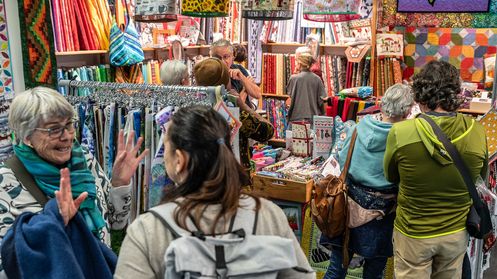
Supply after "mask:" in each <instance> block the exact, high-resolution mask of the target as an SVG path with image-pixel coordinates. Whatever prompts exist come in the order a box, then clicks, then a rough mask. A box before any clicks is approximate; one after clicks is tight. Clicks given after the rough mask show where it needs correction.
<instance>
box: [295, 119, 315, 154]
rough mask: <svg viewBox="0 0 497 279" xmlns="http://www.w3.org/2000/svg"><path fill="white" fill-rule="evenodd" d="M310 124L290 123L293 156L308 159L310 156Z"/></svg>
mask: <svg viewBox="0 0 497 279" xmlns="http://www.w3.org/2000/svg"><path fill="white" fill-rule="evenodd" d="M310 131H311V124H309V123H306V122H302V121H297V122H292V153H293V154H294V155H295V156H300V157H309V156H311V155H312V137H311V133H310Z"/></svg>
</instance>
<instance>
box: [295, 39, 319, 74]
mask: <svg viewBox="0 0 497 279" xmlns="http://www.w3.org/2000/svg"><path fill="white" fill-rule="evenodd" d="M302 53H307V54H309V55H311V56H313V58H314V60H315V61H314V63H313V64H312V65H311V67H310V68H309V71H310V72H311V73H314V74H316V75H317V76H318V77H319V78H320V79H321V81H323V72H322V71H321V63H320V62H319V57H317V56H316V57H315V56H314V55H313V53H312V50H311V48H310V47H308V46H302V47H298V48H297V49H296V50H295V60H298V58H299V56H300V55H301V54H302ZM297 73H298V72H297Z"/></svg>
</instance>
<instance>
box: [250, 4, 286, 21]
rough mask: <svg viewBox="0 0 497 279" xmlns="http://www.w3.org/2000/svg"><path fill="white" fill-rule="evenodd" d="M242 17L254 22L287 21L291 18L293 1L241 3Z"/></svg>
mask: <svg viewBox="0 0 497 279" xmlns="http://www.w3.org/2000/svg"><path fill="white" fill-rule="evenodd" d="M242 3H243V4H244V5H243V10H242V17H244V18H247V19H255V20H288V19H292V18H293V0H245V1H242Z"/></svg>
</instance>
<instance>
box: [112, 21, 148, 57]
mask: <svg viewBox="0 0 497 279" xmlns="http://www.w3.org/2000/svg"><path fill="white" fill-rule="evenodd" d="M109 56H110V64H111V65H113V66H129V65H134V64H137V63H140V62H142V61H143V59H145V56H144V53H143V49H142V46H141V44H140V39H139V35H138V32H137V31H136V28H135V26H134V24H133V22H132V21H129V22H128V25H127V26H126V29H125V30H124V32H123V31H122V30H121V29H120V28H119V27H118V26H117V23H115V22H114V23H113V24H112V27H111V29H110V47H109Z"/></svg>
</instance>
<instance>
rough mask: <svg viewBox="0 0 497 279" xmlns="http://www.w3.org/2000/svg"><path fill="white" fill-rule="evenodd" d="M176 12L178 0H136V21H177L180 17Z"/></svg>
mask: <svg viewBox="0 0 497 279" xmlns="http://www.w3.org/2000/svg"><path fill="white" fill-rule="evenodd" d="M176 14H177V8H176V0H136V8H135V17H134V18H135V21H140V22H168V21H176V20H177V19H178V16H177V15H176Z"/></svg>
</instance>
